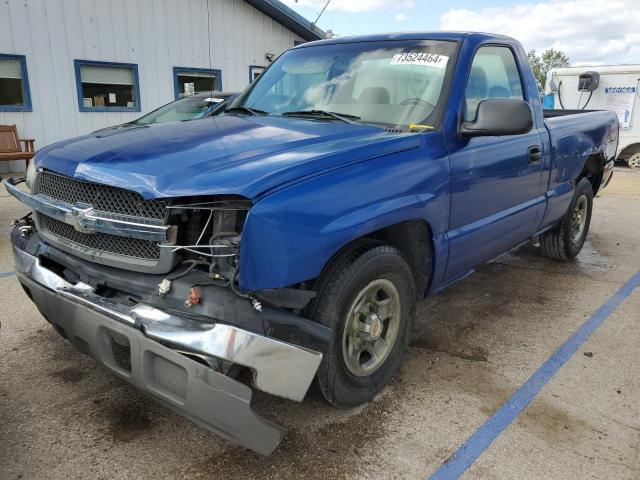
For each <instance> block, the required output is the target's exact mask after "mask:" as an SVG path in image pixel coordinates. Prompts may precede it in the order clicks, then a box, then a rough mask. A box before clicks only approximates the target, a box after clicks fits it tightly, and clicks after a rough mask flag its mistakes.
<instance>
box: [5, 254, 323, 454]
mask: <svg viewBox="0 0 640 480" xmlns="http://www.w3.org/2000/svg"><path fill="white" fill-rule="evenodd" d="M13 253H14V257H15V263H16V272H17V275H18V278H19V280H20V282H21V283H22V285H23V286H24V287H25V289H26V291H27V293H28V294H29V295H30V297H31V298H32V300H33V301H34V303H35V304H36V305H37V307H38V309H39V310H40V311H41V312H42V314H43V315H44V316H45V317H46V318H47V320H48V321H50V322H51V323H52V324H53V325H54V326H55V327H56V328H57V329H58V330H59V331H60V333H62V334H63V335H64V336H65V337H66V338H67V339H68V340H69V341H70V342H71V343H72V344H74V345H75V346H76V347H77V348H78V349H79V350H80V351H82V352H84V353H86V354H89V355H91V356H92V357H93V358H95V359H96V361H97V362H98V363H99V364H101V365H103V366H104V367H106V368H108V369H109V370H111V371H112V372H113V373H115V374H116V375H117V376H119V377H121V378H123V379H124V380H126V381H128V382H129V383H131V384H133V385H135V386H136V387H138V388H139V389H141V390H143V391H145V392H147V393H149V394H151V395H152V396H153V397H155V398H157V399H158V400H160V401H162V402H163V403H165V404H166V405H168V406H169V407H171V408H173V409H174V410H176V411H177V412H179V413H180V414H182V415H184V416H185V417H187V418H189V419H190V420H192V421H194V422H195V423H198V424H200V425H202V426H204V427H205V428H207V429H209V430H211V431H212V432H214V433H216V434H217V435H220V436H221V437H224V438H226V439H228V440H230V441H233V442H236V443H239V444H241V445H243V446H245V447H247V448H250V449H251V450H254V451H256V452H258V453H261V454H264V455H268V454H269V453H271V452H272V451H273V450H274V449H275V448H276V447H277V445H278V443H279V442H280V440H281V438H282V435H283V433H284V430H283V429H282V428H280V427H278V426H277V425H274V424H273V423H271V422H269V421H267V420H265V419H263V418H261V417H259V416H258V415H256V414H255V413H253V411H252V410H251V407H250V402H251V396H252V391H251V388H249V387H248V386H246V385H244V384H242V383H240V382H237V381H235V380H233V379H231V378H230V377H228V376H226V375H224V374H223V373H220V372H218V371H215V370H213V369H212V368H209V367H208V366H205V365H203V364H201V363H199V362H196V361H194V360H192V359H191V358H188V357H187V356H185V355H183V354H181V353H180V352H186V353H189V354H194V355H201V356H203V357H204V358H207V357H214V358H216V359H221V360H224V361H226V362H229V363H234V364H238V365H241V366H244V367H248V368H250V369H251V370H252V371H253V373H254V383H255V386H256V387H257V388H258V389H260V390H263V391H266V392H268V393H273V394H275V395H280V396H283V397H286V398H290V399H293V400H302V398H303V397H304V395H305V393H306V391H307V389H308V387H309V385H310V383H311V381H312V380H313V377H314V375H315V373H316V370H317V368H318V366H319V364H320V361H321V359H322V355H321V354H320V353H318V352H315V351H312V350H308V349H305V348H302V347H298V346H295V345H292V344H289V343H286V342H283V341H280V340H277V339H273V338H269V337H265V336H261V335H258V334H256V333H253V332H249V331H246V330H242V329H239V328H237V327H233V326H230V325H223V324H219V323H203V322H201V321H196V320H191V319H189V318H186V317H179V316H175V315H173V314H170V313H168V312H165V311H163V310H160V309H157V308H154V307H151V306H148V305H144V304H137V305H135V306H133V307H130V306H126V305H122V304H119V303H113V302H111V301H110V300H109V299H107V298H104V297H101V296H99V295H97V294H96V293H95V292H94V290H93V289H92V288H91V287H90V286H88V285H86V284H83V283H78V284H76V285H72V284H70V283H69V282H67V281H66V280H65V279H64V278H62V277H60V276H58V275H57V274H56V273H55V272H53V271H52V270H49V269H47V268H46V267H44V266H43V265H42V264H41V263H40V260H39V259H38V258H37V257H35V256H33V255H31V254H29V253H27V252H25V251H23V250H21V249H20V248H19V247H17V246H15V245H14V247H13Z"/></svg>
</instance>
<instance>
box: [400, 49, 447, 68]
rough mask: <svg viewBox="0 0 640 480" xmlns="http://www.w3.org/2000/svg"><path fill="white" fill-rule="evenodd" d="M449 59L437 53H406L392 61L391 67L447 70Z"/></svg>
mask: <svg viewBox="0 0 640 480" xmlns="http://www.w3.org/2000/svg"><path fill="white" fill-rule="evenodd" d="M448 61H449V57H447V56H445V55H438V54H436V53H426V52H405V53H398V54H396V55H394V56H393V58H392V59H391V65H422V66H424V67H435V68H446V66H447V62H448Z"/></svg>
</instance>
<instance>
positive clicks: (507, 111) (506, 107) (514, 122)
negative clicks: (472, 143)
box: [460, 98, 533, 137]
mask: <svg viewBox="0 0 640 480" xmlns="http://www.w3.org/2000/svg"><path fill="white" fill-rule="evenodd" d="M532 128H533V114H532V113H531V107H529V104H528V103H527V102H525V101H524V100H520V99H517V98H490V99H487V100H482V101H481V102H480V103H479V104H478V111H477V112H476V118H475V120H473V121H472V122H468V121H467V122H462V125H460V135H461V136H463V137H489V136H495V135H521V134H523V133H528V132H530V131H531V129H532Z"/></svg>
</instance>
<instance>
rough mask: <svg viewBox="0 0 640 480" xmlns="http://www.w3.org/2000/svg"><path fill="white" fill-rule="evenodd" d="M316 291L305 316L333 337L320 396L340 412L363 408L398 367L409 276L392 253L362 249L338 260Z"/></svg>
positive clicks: (410, 299)
mask: <svg viewBox="0 0 640 480" xmlns="http://www.w3.org/2000/svg"><path fill="white" fill-rule="evenodd" d="M317 291H318V297H317V299H316V300H315V302H314V304H313V305H312V306H311V309H310V315H309V316H310V317H311V318H313V319H314V320H315V321H317V322H319V323H322V324H325V325H327V326H329V327H331V329H332V331H333V334H332V338H331V342H330V343H329V345H328V348H327V351H326V352H324V357H323V360H322V363H321V364H320V368H319V369H318V375H317V379H318V384H319V386H320V390H321V391H322V394H323V395H324V397H325V398H326V400H327V401H328V402H329V403H331V404H332V405H335V406H338V407H353V406H356V405H360V404H362V403H365V402H367V401H369V400H371V399H372V398H373V396H374V395H375V394H376V393H378V392H379V391H380V390H382V388H383V387H384V386H385V385H386V384H387V383H388V382H389V381H390V380H391V378H392V377H393V375H394V374H395V373H396V372H397V370H398V368H399V367H400V364H401V362H402V358H403V356H404V352H405V349H406V346H407V336H408V333H409V326H410V324H411V322H412V320H413V316H414V314H415V306H416V293H415V281H414V278H413V274H412V271H411V269H410V267H409V265H408V264H407V262H406V261H405V260H404V259H403V257H402V256H401V254H400V252H399V251H398V250H396V249H395V248H392V247H389V246H385V245H379V244H377V245H376V244H373V245H366V246H364V247H362V248H358V249H355V250H353V251H352V252H349V253H348V254H346V255H342V256H341V257H339V258H338V259H336V260H335V264H334V265H332V266H331V268H329V269H328V271H327V272H325V274H324V275H323V276H322V278H321V279H320V282H319V284H318V288H317Z"/></svg>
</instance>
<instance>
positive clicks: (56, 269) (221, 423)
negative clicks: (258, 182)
mask: <svg viewBox="0 0 640 480" xmlns="http://www.w3.org/2000/svg"><path fill="white" fill-rule="evenodd" d="M19 183H20V182H19V181H16V180H13V179H10V180H9V181H8V182H7V184H6V187H7V190H8V191H9V193H10V194H12V195H13V196H14V197H16V198H17V199H18V200H20V201H21V202H22V203H24V204H25V205H27V206H29V207H31V208H32V209H33V214H30V215H27V216H26V217H24V218H23V219H21V220H19V221H17V222H16V226H15V228H14V230H13V232H12V244H13V253H14V257H15V262H16V273H17V275H18V278H19V280H20V282H21V284H22V285H23V287H24V289H25V291H26V292H27V294H28V295H29V297H30V298H31V299H32V300H33V301H34V303H35V304H36V305H37V307H38V309H39V310H40V311H41V312H42V314H43V315H44V316H45V318H46V319H47V320H48V321H49V322H50V323H51V324H52V325H53V326H54V327H55V328H56V330H58V332H59V333H61V334H62V335H63V336H64V337H66V338H67V339H68V340H69V341H70V342H71V343H73V344H74V345H75V346H76V347H77V348H78V349H79V350H81V351H82V352H84V353H87V354H89V355H91V356H93V357H94V358H95V359H96V360H97V361H98V363H100V364H101V365H103V366H105V367H106V368H109V369H110V370H111V371H113V372H114V373H115V374H116V375H118V376H120V377H121V378H123V379H125V380H127V381H129V382H130V383H132V384H134V385H136V386H137V387H138V388H140V389H141V390H143V391H145V392H147V393H149V394H151V395H153V396H154V397H155V398H157V399H159V400H161V401H162V402H164V403H165V404H167V405H168V406H170V407H171V408H173V409H175V410H176V411H178V412H179V413H181V414H183V415H184V416H186V417H187V418H189V419H191V420H193V421H194V422H196V423H198V424H200V425H202V426H204V427H205V428H207V429H209V430H211V431H213V432H214V433H216V434H218V435H220V436H222V437H224V438H226V439H229V440H231V441H234V442H237V443H240V444H241V445H243V446H245V447H247V448H250V449H252V450H255V451H257V452H259V453H261V454H265V455H267V454H269V453H271V452H272V451H273V450H274V449H275V448H276V446H277V445H278V443H279V442H280V440H281V438H282V435H283V429H282V428H280V427H278V426H276V425H274V424H272V423H271V422H269V421H267V420H265V419H263V418H261V417H259V416H257V415H256V414H255V413H253V412H252V410H251V408H250V402H251V396H252V391H251V387H253V388H256V389H259V390H262V391H264V392H267V393H270V394H273V395H278V396H281V397H284V398H288V399H291V400H296V401H301V400H302V399H303V398H304V396H305V394H306V391H307V389H308V387H309V385H310V383H311V381H312V380H313V378H314V376H315V373H316V371H317V369H318V366H319V364H320V361H321V360H322V354H321V353H320V352H321V351H323V350H324V348H325V346H326V344H327V342H328V341H329V339H330V336H331V332H330V330H329V329H328V328H327V327H324V326H322V325H319V324H317V323H315V322H312V321H310V320H307V319H305V318H304V317H302V316H300V315H299V313H300V311H301V310H302V309H304V307H305V306H306V304H307V303H308V302H309V301H310V300H311V298H313V296H314V293H313V292H311V291H308V290H306V289H304V288H301V287H303V286H292V288H288V289H275V290H266V291H258V292H246V291H241V290H240V287H239V282H238V272H239V248H240V239H241V235H242V226H243V224H244V221H245V219H246V215H247V212H248V210H249V208H250V207H251V205H250V202H249V201H248V200H246V199H243V198H222V199H221V198H216V199H207V198H192V199H189V200H188V201H185V200H184V199H180V201H166V200H144V199H142V197H141V196H139V195H138V194H137V193H135V192H132V191H128V190H124V189H120V188H115V187H110V186H107V185H99V184H93V183H88V182H82V181H77V180H75V179H72V178H70V177H63V176H60V175H58V174H56V173H53V172H38V174H37V175H35V178H32V181H31V182H30V183H31V185H30V187H31V189H32V192H28V191H27V190H25V189H23V188H20V186H19Z"/></svg>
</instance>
